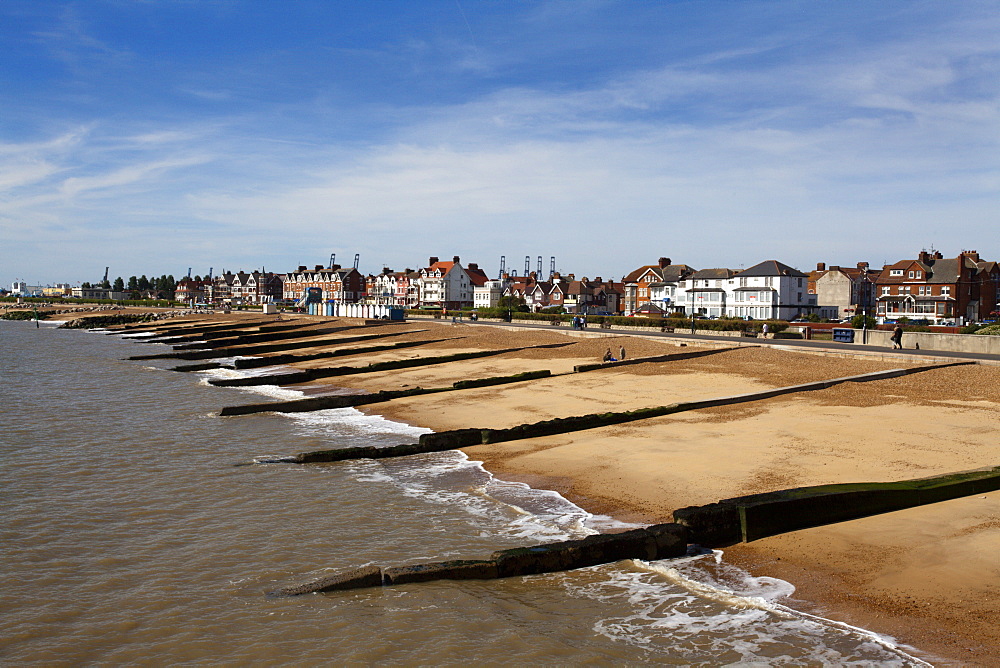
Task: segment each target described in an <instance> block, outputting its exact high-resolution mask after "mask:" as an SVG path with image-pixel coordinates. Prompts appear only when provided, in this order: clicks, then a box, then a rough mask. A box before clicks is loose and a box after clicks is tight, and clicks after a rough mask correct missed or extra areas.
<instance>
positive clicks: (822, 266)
mask: <svg viewBox="0 0 1000 668" xmlns="http://www.w3.org/2000/svg"><path fill="white" fill-rule="evenodd" d="M816 271H826V262H817V263H816Z"/></svg>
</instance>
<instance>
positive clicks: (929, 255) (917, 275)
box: [875, 250, 1000, 323]
mask: <svg viewBox="0 0 1000 668" xmlns="http://www.w3.org/2000/svg"><path fill="white" fill-rule="evenodd" d="M998 292H1000V267H998V265H997V263H996V262H992V261H984V260H981V259H980V258H979V253H978V252H976V251H974V250H972V251H962V252H961V253H960V254H959V255H958V257H955V258H945V257H944V256H943V255H942V254H941V253H940V252H938V251H921V252H920V254H919V255H918V256H917V258H916V259H915V260H900V261H899V262H896V263H895V264H890V265H886V266H885V267H883V269H882V273H881V275H880V276H879V278H878V280H877V281H876V285H875V293H876V294H875V299H876V303H877V305H878V319H879V321H880V322H885V321H895V320H898V319H900V318H903V317H905V318H908V319H909V320H927V321H929V322H931V323H941V322H956V323H966V322H973V321H976V322H978V321H982V320H986V319H988V318H990V314H991V313H994V312H995V311H996V310H997V301H998V296H1000V295H998Z"/></svg>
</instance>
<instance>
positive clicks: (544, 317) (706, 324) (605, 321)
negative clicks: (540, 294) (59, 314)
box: [406, 309, 788, 334]
mask: <svg viewBox="0 0 1000 668" xmlns="http://www.w3.org/2000/svg"><path fill="white" fill-rule="evenodd" d="M406 312H407V313H408V314H413V315H435V316H442V311H440V310H438V309H432V310H428V309H409V310H407V311H406ZM473 313H477V314H478V315H479V316H480V317H490V318H493V317H497V318H500V317H506V316H507V311H503V312H502V313H495V312H494V311H493V310H492V309H490V310H488V311H484V310H482V309H481V310H479V311H471V310H469V311H448V313H447V316H442V317H449V318H451V317H459V318H464V319H466V320H467V319H469V318H470V316H472V314H473ZM486 313H490V314H491V315H486ZM512 315H513V318H514V319H515V320H532V321H536V322H548V323H554V322H571V321H572V320H573V318H577V317H584V318H585V320H586V321H587V324H588V325H597V326H601V325H604V326H607V325H618V326H622V327H650V328H663V327H669V328H673V329H675V330H684V329H691V318H634V317H625V316H617V315H588V316H578V315H574V314H572V313H524V312H519V311H514V312H513V314H512ZM764 323H767V326H768V329H769V330H770V331H771V333H773V334H776V333H778V332H783V331H785V330H786V329H787V328H788V323H787V322H785V321H784V320H737V319H735V318H720V319H718V320H709V319H706V318H697V319H695V320H694V325H695V329H701V330H710V331H716V332H757V331H760V328H761V327H762V326H763V325H764Z"/></svg>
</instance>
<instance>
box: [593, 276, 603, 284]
mask: <svg viewBox="0 0 1000 668" xmlns="http://www.w3.org/2000/svg"><path fill="white" fill-rule="evenodd" d="M594 282H595V283H603V282H604V279H603V278H601V277H600V276H598V277H597V278H595V279H594Z"/></svg>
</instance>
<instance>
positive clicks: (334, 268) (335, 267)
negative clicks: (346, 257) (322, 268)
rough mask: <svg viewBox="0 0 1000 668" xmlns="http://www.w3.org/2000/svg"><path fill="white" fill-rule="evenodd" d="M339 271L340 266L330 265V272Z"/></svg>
mask: <svg viewBox="0 0 1000 668" xmlns="http://www.w3.org/2000/svg"><path fill="white" fill-rule="evenodd" d="M338 269H340V265H339V264H332V265H330V271H337V270H338Z"/></svg>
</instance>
